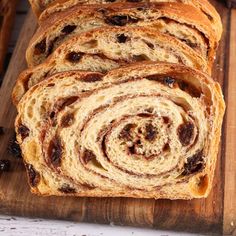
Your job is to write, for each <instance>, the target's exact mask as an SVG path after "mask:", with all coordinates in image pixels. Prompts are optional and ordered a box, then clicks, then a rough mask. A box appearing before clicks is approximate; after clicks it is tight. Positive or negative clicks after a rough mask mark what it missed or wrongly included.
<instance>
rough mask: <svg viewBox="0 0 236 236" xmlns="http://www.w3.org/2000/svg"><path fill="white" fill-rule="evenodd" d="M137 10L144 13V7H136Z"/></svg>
mask: <svg viewBox="0 0 236 236" xmlns="http://www.w3.org/2000/svg"><path fill="white" fill-rule="evenodd" d="M137 10H138V11H144V10H145V8H144V7H137Z"/></svg>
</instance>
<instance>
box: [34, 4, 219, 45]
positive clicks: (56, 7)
mask: <svg viewBox="0 0 236 236" xmlns="http://www.w3.org/2000/svg"><path fill="white" fill-rule="evenodd" d="M30 1H31V4H32V5H35V4H37V1H40V0H37V1H35V0H30ZM110 2H132V3H133V2H135V1H133V0H115V1H114V0H111V1H110ZM137 2H171V3H174V2H178V3H184V4H187V5H192V6H194V7H196V8H198V9H199V10H200V11H201V12H202V13H203V14H204V15H205V16H206V17H207V18H208V19H209V21H210V22H211V25H212V28H213V29H214V31H215V37H216V38H217V40H218V41H219V40H220V38H221V35H222V31H223V30H222V22H221V19H220V16H219V14H218V12H217V11H216V9H215V8H214V7H213V6H212V5H211V4H210V3H209V1H207V0H164V1H163V0H150V1H148V0H141V1H140V0H138V1H137ZM49 3H50V4H49ZM107 3H109V1H107V0H56V1H55V0H54V1H50V2H49V1H48V2H47V4H44V7H43V8H42V9H45V8H46V6H47V9H46V10H45V11H44V12H43V13H42V14H41V15H40V13H41V12H42V11H40V12H39V13H38V15H40V18H39V22H40V21H42V20H44V19H47V18H48V17H49V15H51V14H53V13H55V12H58V11H62V10H65V9H66V8H70V7H73V6H74V5H76V4H80V5H81V4H82V5H83V4H107ZM36 8H37V7H36Z"/></svg>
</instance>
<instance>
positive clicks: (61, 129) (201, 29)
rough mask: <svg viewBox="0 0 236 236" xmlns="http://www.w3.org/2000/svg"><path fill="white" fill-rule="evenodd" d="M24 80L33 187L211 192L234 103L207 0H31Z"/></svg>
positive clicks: (87, 192)
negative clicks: (225, 89) (215, 71)
mask: <svg viewBox="0 0 236 236" xmlns="http://www.w3.org/2000/svg"><path fill="white" fill-rule="evenodd" d="M30 2H31V5H32V8H33V10H34V12H35V15H36V16H37V18H38V25H39V26H38V29H37V31H36V33H35V34H34V36H33V38H32V39H31V41H30V43H29V46H28V48H27V51H26V60H27V63H28V67H29V68H28V69H26V70H25V71H23V72H22V73H21V74H20V75H19V78H18V79H17V81H16V85H15V87H14V90H13V102H14V104H15V105H16V107H17V111H18V115H17V118H16V122H15V127H16V133H17V140H18V142H19V144H20V147H21V150H22V154H23V158H24V163H25V166H26V170H27V173H28V180H29V184H30V187H31V191H32V192H33V193H37V194H41V195H63V196H64V195H73V196H95V197H108V196H111V197H119V196H120V197H121V196H124V197H138V198H156V199H157V198H169V199H192V198H201V197H206V196H208V194H209V192H210V189H211V186H212V181H213V175H214V169H215V163H216V158H217V152H218V144H219V141H220V134H221V125H222V119H223V114H224V109H225V105H224V100H223V96H222V92H221V88H220V86H219V84H218V83H217V82H215V81H214V80H213V79H212V78H210V75H211V70H212V66H213V63H214V59H215V54H216V50H217V47H218V44H219V40H220V38H221V34H222V24H221V19H220V16H219V15H218V13H217V12H216V10H215V9H214V7H213V6H212V5H211V4H210V3H209V2H208V1H207V0H194V1H192V0H178V1H177V0H176V1H175V0H172V1H166V0H163V1H161V0H152V1H150V2H149V1H139V0H138V1H137V0H127V1H125V0H116V1H114V0H56V1H53V0H30Z"/></svg>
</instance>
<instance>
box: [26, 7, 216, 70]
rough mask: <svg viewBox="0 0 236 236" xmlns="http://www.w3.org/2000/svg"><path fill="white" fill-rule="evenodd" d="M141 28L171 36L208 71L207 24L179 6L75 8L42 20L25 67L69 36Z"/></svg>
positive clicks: (211, 52) (211, 44) (211, 50)
mask: <svg viewBox="0 0 236 236" xmlns="http://www.w3.org/2000/svg"><path fill="white" fill-rule="evenodd" d="M107 25H108V26H109V25H111V26H125V25H127V26H145V27H151V28H153V29H156V30H157V31H160V32H162V33H166V34H168V35H171V36H174V37H175V38H177V39H179V40H180V41H181V42H184V43H186V44H187V45H188V46H190V47H191V48H193V49H194V50H195V51H196V52H198V53H199V54H200V55H201V56H202V57H204V58H205V59H206V60H207V61H208V63H209V67H211V65H212V63H213V61H214V57H215V50H216V48H217V40H216V38H215V37H214V31H213V30H212V28H211V24H210V22H209V21H208V20H207V19H206V18H205V16H204V15H203V14H202V13H201V12H200V11H198V10H197V9H196V8H194V7H192V6H190V5H186V4H181V3H171V4H170V3H136V4H128V3H127V4H121V3H118V4H117V3H115V4H105V5H104V6H102V7H101V5H92V6H91V5H90V6H78V5H77V6H75V7H72V8H70V9H67V10H65V11H62V12H59V13H56V14H53V15H52V16H51V17H49V18H48V19H47V20H45V21H44V22H43V23H42V24H41V25H40V27H39V28H38V30H37V32H36V33H35V35H34V37H33V38H32V40H31V41H30V43H29V47H28V49H27V52H26V59H27V62H28V65H29V66H30V67H31V66H35V65H38V64H40V63H42V62H43V61H44V60H45V59H46V58H47V57H48V56H49V55H50V54H51V53H52V52H53V50H55V48H57V47H58V46H59V45H60V44H61V43H63V42H64V41H66V40H67V39H68V38H70V37H72V36H73V35H76V34H79V33H81V32H85V31H88V30H91V29H94V28H99V27H102V26H107Z"/></svg>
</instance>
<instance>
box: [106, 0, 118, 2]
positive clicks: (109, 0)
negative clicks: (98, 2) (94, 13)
mask: <svg viewBox="0 0 236 236" xmlns="http://www.w3.org/2000/svg"><path fill="white" fill-rule="evenodd" d="M115 1H116V0H106V2H115Z"/></svg>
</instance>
